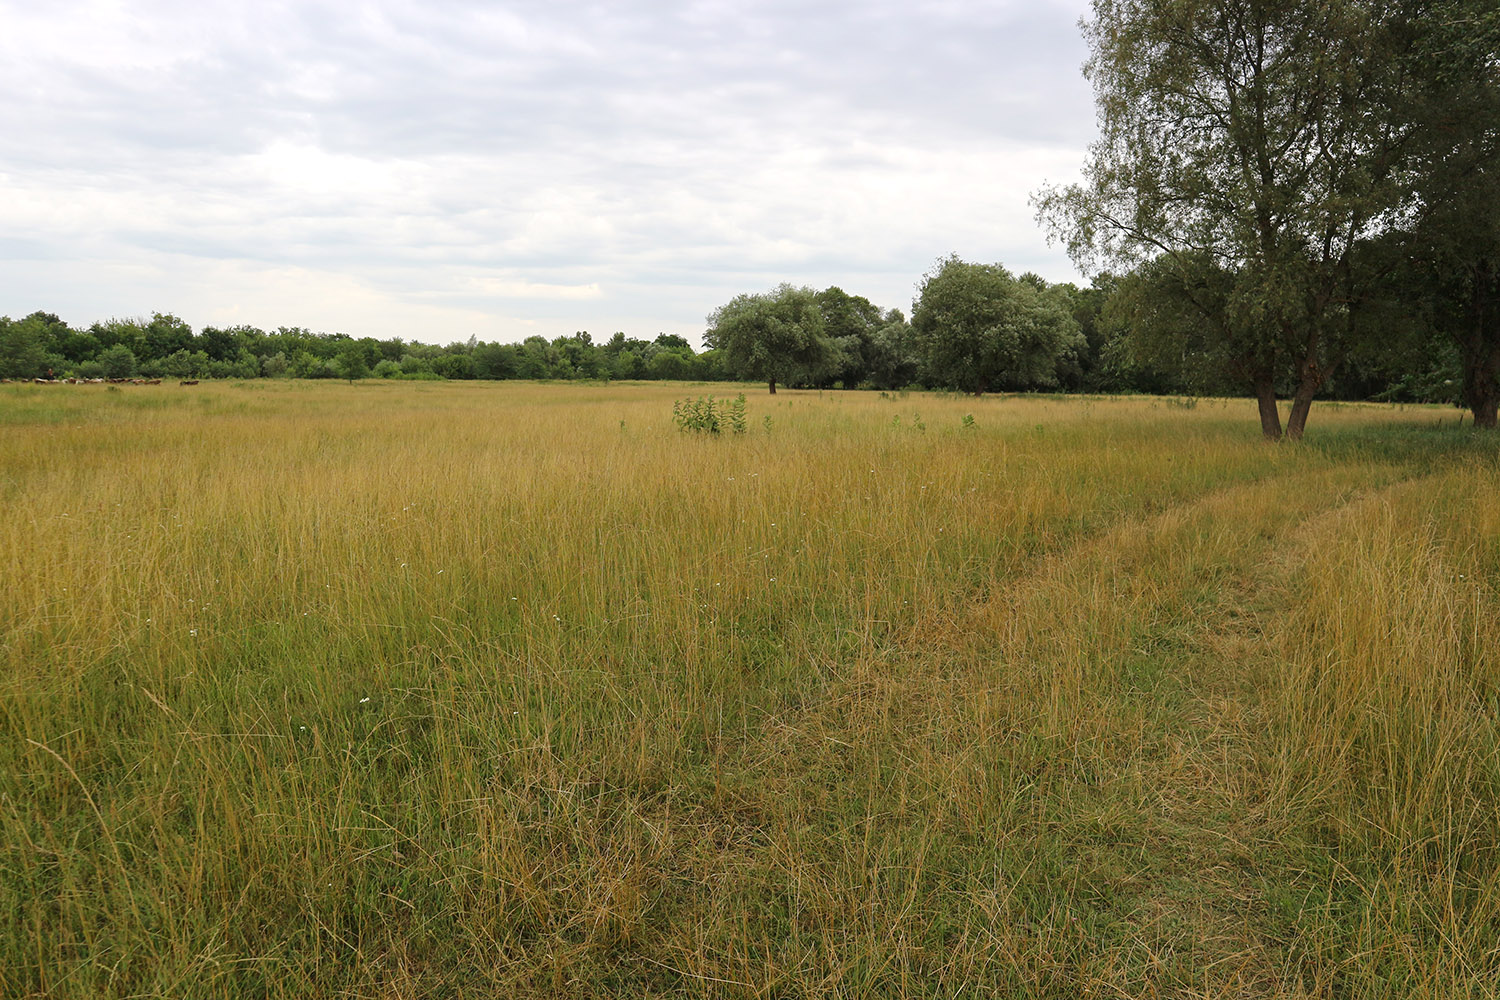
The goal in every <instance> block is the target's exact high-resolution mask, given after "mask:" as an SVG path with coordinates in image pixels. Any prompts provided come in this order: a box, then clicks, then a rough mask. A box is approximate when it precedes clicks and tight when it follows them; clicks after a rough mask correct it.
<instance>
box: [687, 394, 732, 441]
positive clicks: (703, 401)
mask: <svg viewBox="0 0 1500 1000" xmlns="http://www.w3.org/2000/svg"><path fill="white" fill-rule="evenodd" d="M672 422H673V423H674V424H676V425H677V429H678V430H680V431H684V432H685V431H694V432H697V433H702V434H722V433H724V432H725V431H729V432H730V433H732V434H743V433H745V426H746V424H745V394H744V393H743V392H742V393H740V394H739V395H738V396H736V397H735V398H734V400H733V401H731V402H728V403H726V402H724V401H723V400H716V399H714V397H712V396H699V397H698V398H697V399H692V398H688V399H679V400H677V401H675V402H674V403H673V404H672Z"/></svg>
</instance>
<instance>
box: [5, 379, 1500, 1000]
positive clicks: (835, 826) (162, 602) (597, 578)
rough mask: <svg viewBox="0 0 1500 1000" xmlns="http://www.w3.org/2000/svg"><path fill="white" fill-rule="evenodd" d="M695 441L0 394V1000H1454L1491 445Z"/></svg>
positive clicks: (1065, 427)
mask: <svg viewBox="0 0 1500 1000" xmlns="http://www.w3.org/2000/svg"><path fill="white" fill-rule="evenodd" d="M689 391H692V392H693V393H694V394H697V393H700V392H703V391H708V390H703V389H699V388H694V389H691V390H690V389H689V388H686V387H680V386H676V387H674V386H661V385H652V386H633V385H627V386H607V387H600V386H537V385H520V384H503V383H502V384H470V385H464V384H410V383H406V384H395V385H391V384H361V385H356V386H349V385H342V384H340V385H331V384H323V385H319V384H307V383H271V384H256V385H250V386H231V385H204V386H199V387H195V388H192V389H184V388H182V387H176V386H161V387H129V388H127V389H125V390H122V391H114V392H109V391H105V390H104V389H103V388H102V387H99V388H98V389H97V391H96V388H95V387H50V386H49V387H30V386H28V387H14V388H11V387H7V391H6V392H5V393H4V394H3V395H0V427H3V428H4V434H3V435H0V500H3V502H4V505H5V509H6V512H7V517H6V518H4V519H3V520H0V593H3V594H4V595H5V598H4V601H3V602H0V641H3V646H0V734H3V739H0V755H3V768H0V894H3V895H4V896H5V897H7V898H8V899H9V900H12V901H13V902H10V903H7V905H6V906H4V907H0V994H3V995H7V996H79V997H83V996H89V997H93V996H120V997H125V996H194V997H217V996H223V997H242V996H267V997H322V996H367V997H415V996H444V997H446V996H473V997H488V996H523V997H524V996H579V997H593V996H632V997H633V996H681V995H707V996H745V997H785V996H808V997H813V996H818V997H865V996H942V997H953V996H957V995H971V996H987V995H1007V996H1018V997H1020V996H1026V997H1035V996H1059V997H1062V996H1067V997H1076V996H1080V995H1083V996H1089V995H1096V996H1131V997H1134V996H1141V997H1146V996H1181V997H1191V996H1248V997H1375V996H1392V997H1395V996H1432V997H1447V996H1488V995H1492V993H1493V992H1494V986H1493V983H1495V982H1496V981H1497V980H1500V951H1497V949H1500V859H1497V856H1496V847H1497V818H1496V817H1497V806H1500V740H1497V732H1500V729H1497V711H1500V694H1497V690H1500V688H1497V670H1500V663H1497V659H1496V650H1497V641H1500V634H1497V631H1500V629H1497V624H1496V615H1495V614H1494V608H1495V598H1496V581H1497V579H1500V513H1497V508H1496V506H1495V505H1494V504H1493V502H1492V499H1491V498H1492V496H1493V492H1494V489H1495V485H1496V482H1497V478H1496V473H1497V462H1496V457H1495V453H1496V448H1495V444H1494V442H1492V441H1486V440H1485V439H1484V438H1483V437H1482V436H1481V437H1475V436H1473V435H1471V434H1470V433H1468V432H1467V431H1459V430H1457V429H1456V428H1454V427H1452V426H1451V425H1452V424H1453V423H1455V420H1454V417H1453V416H1451V415H1450V414H1448V413H1444V412H1442V411H1435V410H1419V409H1408V410H1405V411H1402V410H1399V409H1395V408H1391V407H1377V406H1342V407H1340V406H1328V407H1323V408H1320V410H1319V412H1318V413H1317V415H1316V425H1315V427H1314V431H1313V433H1312V435H1311V436H1310V439H1309V441H1308V442H1306V443H1305V444H1303V445H1300V446H1286V447H1273V446H1267V445H1265V444H1263V443H1261V442H1260V441H1259V440H1258V435H1256V434H1255V433H1254V427H1255V424H1254V417H1253V412H1252V411H1253V407H1252V406H1251V405H1250V404H1248V403H1244V402H1238V401H1230V402H1223V401H1197V402H1196V403H1192V402H1185V401H1171V400H1152V399H1130V400H1085V399H1070V400H1049V399H1042V398H1029V399H999V398H994V399H983V400H974V399H965V398H958V397H938V396H919V395H912V396H895V397H886V396H883V395H880V394H864V393H837V394H835V393H829V394H822V395H820V394H817V393H791V392H783V393H778V394H777V396H776V397H774V398H772V397H768V396H765V395H761V394H759V393H757V392H752V393H751V394H750V400H749V415H750V422H751V428H750V432H749V433H747V434H745V435H743V436H738V435H726V436H723V437H717V438H715V437H701V436H693V435H686V434H682V433H680V432H679V431H677V430H676V428H675V427H673V425H672V422H671V402H672V399H673V397H674V396H681V395H684V394H686V393H688V392H689ZM717 391H722V387H719V388H718V390H717ZM966 414H972V416H973V417H974V426H973V427H969V428H966V427H965V426H964V424H963V420H962V418H963V417H964V416H965V415H966ZM765 418H769V426H767V424H766V422H765ZM1445 420H1446V421H1447V422H1448V423H1449V424H1450V426H1449V427H1448V428H1446V429H1445V428H1442V427H1439V426H1437V425H1438V424H1439V423H1441V422H1442V421H1445Z"/></svg>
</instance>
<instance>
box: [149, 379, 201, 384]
mask: <svg viewBox="0 0 1500 1000" xmlns="http://www.w3.org/2000/svg"><path fill="white" fill-rule="evenodd" d="M156 381H157V382H160V381H161V379H157V380H156ZM182 384H183V385H197V384H198V380H197V379H195V378H194V379H187V380H186V381H184V382H183V383H182Z"/></svg>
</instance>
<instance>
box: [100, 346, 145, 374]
mask: <svg viewBox="0 0 1500 1000" xmlns="http://www.w3.org/2000/svg"><path fill="white" fill-rule="evenodd" d="M99 367H100V368H102V369H103V371H104V377H105V378H130V377H131V376H132V375H134V374H135V370H136V358H135V353H134V352H133V351H131V350H130V348H128V347H126V346H125V345H124V344H115V345H114V346H113V347H110V348H107V349H106V350H104V351H103V352H102V353H101V354H100V355H99Z"/></svg>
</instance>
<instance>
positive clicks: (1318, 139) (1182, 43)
mask: <svg viewBox="0 0 1500 1000" xmlns="http://www.w3.org/2000/svg"><path fill="white" fill-rule="evenodd" d="M1405 17H1406V14H1405V12H1404V9H1403V8H1401V7H1400V6H1399V5H1395V6H1391V7H1386V6H1383V5H1375V4H1370V3H1366V2H1362V0H1331V2H1328V0H1316V2H1315V0H1290V2H1286V3H1271V4H1266V3H1260V2H1258V0H1228V2H1225V3H1214V4H1206V3H1202V2H1199V0H1095V2H1094V12H1093V18H1092V19H1091V20H1089V21H1088V22H1087V23H1086V25H1085V28H1084V32H1085V36H1086V38H1087V40H1088V43H1089V46H1090V50H1091V55H1090V59H1089V62H1088V65H1087V67H1086V72H1087V74H1088V75H1089V77H1090V78H1091V79H1092V80H1093V83H1094V89H1095V96H1096V103H1097V107H1098V111H1099V126H1100V133H1101V134H1100V138H1099V140H1098V141H1097V142H1096V143H1095V144H1094V145H1093V147H1092V148H1091V151H1090V158H1089V162H1088V164H1087V166H1086V167H1085V175H1086V178H1087V180H1086V182H1085V183H1084V184H1080V185H1074V186H1071V187H1067V188H1061V189H1059V188H1053V189H1049V190H1047V191H1044V192H1042V194H1041V195H1040V196H1039V197H1038V198H1037V200H1036V203H1037V205H1038V209H1039V215H1040V217H1041V218H1042V219H1043V220H1044V221H1045V222H1047V223H1048V224H1049V225H1050V226H1051V227H1052V231H1053V233H1054V235H1058V236H1061V237H1062V238H1063V239H1064V240H1065V241H1066V242H1067V244H1068V248H1069V251H1070V252H1071V254H1072V255H1073V258H1074V260H1075V261H1077V262H1078V263H1079V265H1080V266H1081V267H1085V268H1090V267H1091V266H1097V265H1099V264H1107V265H1122V266H1124V267H1127V268H1129V267H1134V266H1137V265H1140V264H1143V263H1148V262H1149V263H1152V265H1153V266H1155V267H1158V268H1164V269H1167V270H1169V271H1172V272H1175V277H1176V278H1177V280H1178V281H1179V283H1180V285H1181V286H1183V287H1185V288H1191V287H1193V286H1194V285H1195V284H1196V283H1197V282H1198V280H1199V279H1200V278H1201V277H1202V275H1203V273H1204V271H1205V269H1213V270H1216V271H1218V272H1221V273H1222V274H1223V275H1226V276H1227V277H1228V284H1227V287H1223V288H1219V289H1218V290H1217V292H1218V294H1217V295H1216V297H1213V298H1212V300H1211V301H1212V303H1213V304H1214V306H1215V308H1217V309H1219V310H1221V313H1220V314H1218V315H1215V316H1212V317H1210V321H1209V322H1208V324H1207V326H1206V335H1207V336H1208V337H1210V338H1215V339H1219V338H1223V339H1225V340H1226V343H1224V344H1223V345H1221V346H1219V347H1218V348H1216V349H1215V350H1213V351H1212V352H1210V353H1211V354H1213V355H1215V356H1217V357H1218V358H1219V359H1221V360H1222V361H1224V362H1226V363H1228V364H1229V365H1232V366H1233V368H1234V374H1235V375H1236V376H1237V377H1239V378H1240V379H1241V384H1242V385H1243V386H1244V387H1245V388H1252V387H1253V388H1254V389H1255V391H1256V392H1257V394H1258V395H1259V396H1260V397H1261V400H1262V409H1261V416H1262V424H1263V429H1264V430H1265V432H1266V433H1267V435H1268V436H1273V437H1274V436H1280V434H1281V426H1280V420H1279V417H1277V416H1276V414H1275V400H1274V384H1275V382H1276V380H1277V379H1278V378H1281V377H1285V376H1291V377H1292V378H1293V379H1294V406H1293V410H1292V417H1291V421H1290V423H1289V425H1288V433H1290V434H1292V435H1293V436H1299V435H1300V433H1301V428H1302V421H1304V420H1305V418H1306V411H1307V407H1308V406H1309V405H1310V404H1311V401H1312V397H1313V395H1314V394H1315V393H1316V392H1317V391H1318V390H1319V389H1321V388H1322V386H1323V385H1324V384H1325V383H1326V381H1327V380H1328V378H1329V376H1330V375H1331V374H1332V372H1333V371H1334V370H1335V369H1336V368H1337V366H1338V365H1339V364H1340V363H1341V361H1342V360H1343V358H1344V357H1345V356H1346V355H1347V353H1348V352H1349V351H1350V350H1351V349H1352V348H1353V346H1354V345H1355V344H1356V343H1357V342H1358V341H1359V339H1360V338H1362V337H1369V336H1374V335H1377V334H1378V329H1377V328H1375V327H1372V326H1369V325H1362V323H1361V321H1362V319H1363V313H1362V310H1361V305H1362V303H1363V302H1364V301H1366V300H1367V299H1368V298H1369V297H1370V296H1371V295H1372V294H1374V293H1375V292H1376V291H1377V290H1378V289H1379V288H1380V287H1381V276H1380V275H1379V273H1378V270H1377V269H1374V268H1370V267H1366V266H1365V265H1364V263H1363V262H1362V258H1363V255H1364V253H1365V245H1366V241H1367V240H1368V238H1369V237H1370V236H1371V234H1372V233H1374V232H1377V231H1378V227H1377V226H1376V225H1374V223H1375V222H1376V221H1377V220H1382V219H1386V218H1393V217H1395V216H1396V215H1397V214H1398V213H1400V212H1401V210H1402V209H1403V207H1404V204H1405V202H1406V200H1407V198H1408V196H1409V188H1408V187H1407V186H1406V180H1407V177H1408V173H1407V171H1406V170H1405V169H1404V168H1405V167H1406V165H1407V163H1408V161H1407V160H1406V159H1405V156H1406V153H1407V150H1408V149H1409V148H1410V143H1409V140H1410V133H1411V131H1412V130H1411V128H1410V127H1409V123H1408V122H1405V121H1403V120H1401V118H1400V116H1399V115H1398V114H1397V113H1395V112H1394V111H1393V109H1395V108H1397V107H1399V106H1400V105H1401V104H1402V102H1403V99H1404V93H1405V88H1406V87H1408V86H1409V79H1410V77H1411V74H1408V73H1405V72H1403V69H1402V59H1401V56H1402V54H1403V53H1404V52H1405V50H1406V49H1407V48H1408V47H1409V46H1410V39H1411V31H1410V29H1411V23H1409V22H1407V21H1406V20H1405ZM1205 301H1209V300H1205ZM1267 407H1269V409H1267Z"/></svg>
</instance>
